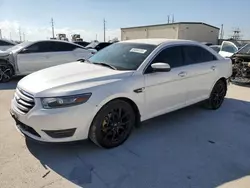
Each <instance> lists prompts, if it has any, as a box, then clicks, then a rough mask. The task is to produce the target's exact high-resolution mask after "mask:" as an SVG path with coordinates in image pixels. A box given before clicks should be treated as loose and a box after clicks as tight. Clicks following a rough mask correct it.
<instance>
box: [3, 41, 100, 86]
mask: <svg viewBox="0 0 250 188" xmlns="http://www.w3.org/2000/svg"><path fill="white" fill-rule="evenodd" d="M94 53H95V51H93V50H92V51H91V50H87V49H85V48H84V47H82V46H80V45H78V44H74V43H70V42H66V41H60V40H43V41H36V42H24V43H21V44H18V45H16V46H14V47H12V48H9V49H7V50H6V51H4V52H0V82H7V81H9V80H10V79H11V78H12V77H13V76H16V75H27V74H30V73H33V72H35V71H38V70H41V69H44V68H48V67H52V66H56V65H61V64H64V63H69V62H72V61H77V60H79V59H88V58H89V57H91V56H92V55H93V54H94Z"/></svg>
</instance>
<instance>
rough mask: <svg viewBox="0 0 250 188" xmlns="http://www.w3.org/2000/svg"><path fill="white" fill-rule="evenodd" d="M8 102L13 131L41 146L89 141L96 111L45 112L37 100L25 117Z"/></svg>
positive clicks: (86, 107) (83, 108)
mask: <svg viewBox="0 0 250 188" xmlns="http://www.w3.org/2000/svg"><path fill="white" fill-rule="evenodd" d="M14 100H15V99H12V101H11V109H10V114H11V116H12V117H13V119H14V120H15V122H16V128H17V129H18V130H19V131H20V132H21V133H22V134H23V135H25V136H28V137H29V138H32V139H34V140H37V141H42V142H71V141H77V140H83V139H86V138H88V132H89V127H90V125H91V122H92V119H93V117H94V112H95V107H94V106H93V105H90V104H88V103H84V104H82V105H78V106H74V107H67V108H58V109H44V108H43V107H42V106H41V104H40V100H38V99H36V100H37V101H36V105H35V106H34V107H33V108H32V109H31V110H30V111H29V112H28V113H27V114H22V113H21V112H20V111H19V110H18V108H17V107H16V105H15V102H14Z"/></svg>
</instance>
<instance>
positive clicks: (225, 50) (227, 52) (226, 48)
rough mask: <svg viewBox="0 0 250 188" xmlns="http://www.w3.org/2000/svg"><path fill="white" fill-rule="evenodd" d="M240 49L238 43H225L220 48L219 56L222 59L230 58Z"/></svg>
mask: <svg viewBox="0 0 250 188" xmlns="http://www.w3.org/2000/svg"><path fill="white" fill-rule="evenodd" d="M240 48H241V46H239V45H238V44H237V43H234V42H233V41H223V42H222V44H221V46H220V51H219V54H220V55H221V56H222V57H225V58H230V57H231V56H232V55H233V54H234V53H236V52H237V51H238V50H239V49H240Z"/></svg>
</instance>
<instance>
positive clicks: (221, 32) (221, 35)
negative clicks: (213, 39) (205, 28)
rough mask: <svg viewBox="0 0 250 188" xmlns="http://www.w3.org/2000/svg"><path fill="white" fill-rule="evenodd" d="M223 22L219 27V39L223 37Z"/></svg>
mask: <svg viewBox="0 0 250 188" xmlns="http://www.w3.org/2000/svg"><path fill="white" fill-rule="evenodd" d="M223 27H224V26H223V24H221V29H220V39H223V38H224V28H223Z"/></svg>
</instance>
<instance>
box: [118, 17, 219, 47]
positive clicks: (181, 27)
mask: <svg viewBox="0 0 250 188" xmlns="http://www.w3.org/2000/svg"><path fill="white" fill-rule="evenodd" d="M219 31H220V29H219V28H218V27H215V26H212V25H209V24H206V23H202V22H176V23H170V24H159V25H148V26H139V27H129V28H121V40H130V39H143V38H168V39H186V40H195V41H198V42H209V43H213V44H217V43H218V37H219Z"/></svg>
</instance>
